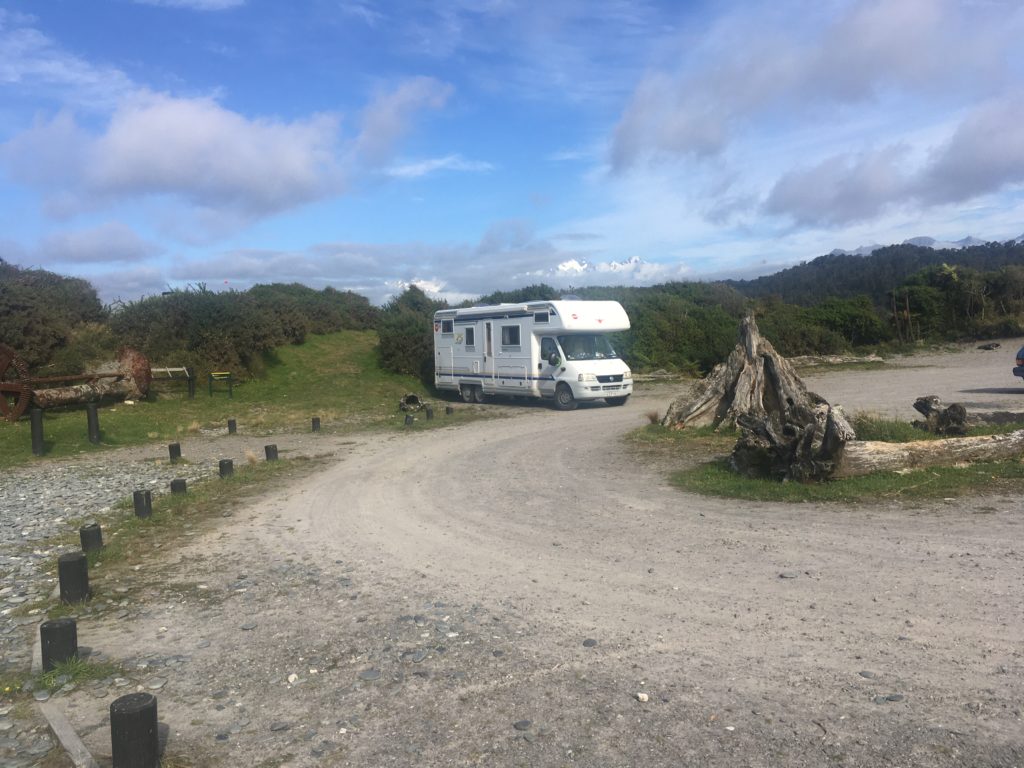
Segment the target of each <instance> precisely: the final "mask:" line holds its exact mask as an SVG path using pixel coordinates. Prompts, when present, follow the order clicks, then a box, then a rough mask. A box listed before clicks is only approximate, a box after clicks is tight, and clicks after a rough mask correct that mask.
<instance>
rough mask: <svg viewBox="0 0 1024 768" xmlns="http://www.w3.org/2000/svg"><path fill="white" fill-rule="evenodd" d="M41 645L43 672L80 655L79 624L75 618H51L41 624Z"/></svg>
mask: <svg viewBox="0 0 1024 768" xmlns="http://www.w3.org/2000/svg"><path fill="white" fill-rule="evenodd" d="M39 645H40V646H41V648H42V652H43V672H49V671H50V670H51V669H53V668H54V667H56V666H57V665H58V664H60V663H62V662H65V661H70V660H71V659H73V658H74V657H75V656H77V655H78V624H77V623H76V622H75V620H74V619H72V618H70V617H65V618H63V619H51V620H50V621H44V622H43V623H42V624H40V625H39Z"/></svg>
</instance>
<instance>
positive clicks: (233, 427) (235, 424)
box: [228, 419, 238, 435]
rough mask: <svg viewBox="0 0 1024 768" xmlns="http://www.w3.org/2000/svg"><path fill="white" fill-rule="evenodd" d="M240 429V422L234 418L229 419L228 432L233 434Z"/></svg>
mask: <svg viewBox="0 0 1024 768" xmlns="http://www.w3.org/2000/svg"><path fill="white" fill-rule="evenodd" d="M237 431H238V422H236V421H235V420H234V419H228V434H229V435H233V434H235V432H237Z"/></svg>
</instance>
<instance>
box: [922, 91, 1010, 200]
mask: <svg viewBox="0 0 1024 768" xmlns="http://www.w3.org/2000/svg"><path fill="white" fill-rule="evenodd" d="M1022 126H1024V95H1022V94H1016V95H1015V96H1014V97H1012V98H1008V99H1003V100H999V101H994V102H991V103H988V104H985V105H983V106H982V107H980V108H979V109H977V110H975V111H974V112H972V113H971V114H970V115H968V116H967V117H966V118H965V119H964V121H963V122H962V123H961V124H960V125H959V126H958V127H957V129H956V132H955V133H954V134H953V135H952V137H950V139H949V141H947V142H946V143H945V144H943V145H942V146H940V147H938V148H936V149H935V150H934V151H933V152H932V154H931V157H930V158H929V161H928V164H927V167H926V168H925V170H924V172H923V173H922V174H921V175H920V178H919V180H918V183H917V187H918V195H919V196H920V197H921V198H922V199H923V200H925V201H927V202H934V203H951V202H960V201H963V200H966V199H969V198H971V197H974V196H977V195H982V194H986V193H989V192H995V191H998V190H999V189H1001V188H1003V187H1004V186H1006V185H1008V184H1022V183H1024V130H1022Z"/></svg>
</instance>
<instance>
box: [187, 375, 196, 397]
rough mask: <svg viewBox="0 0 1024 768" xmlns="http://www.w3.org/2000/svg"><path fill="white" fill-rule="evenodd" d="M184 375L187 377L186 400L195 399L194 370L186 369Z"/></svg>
mask: <svg viewBox="0 0 1024 768" xmlns="http://www.w3.org/2000/svg"><path fill="white" fill-rule="evenodd" d="M185 375H186V376H188V399H189V400H195V399H196V369H195V368H186V369H185Z"/></svg>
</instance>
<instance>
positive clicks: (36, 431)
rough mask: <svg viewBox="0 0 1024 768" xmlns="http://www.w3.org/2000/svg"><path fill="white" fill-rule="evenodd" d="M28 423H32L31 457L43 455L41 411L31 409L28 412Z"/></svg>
mask: <svg viewBox="0 0 1024 768" xmlns="http://www.w3.org/2000/svg"><path fill="white" fill-rule="evenodd" d="M29 421H31V423H32V455H33V456H42V455H43V409H42V408H33V409H32V410H31V411H30V412H29Z"/></svg>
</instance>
